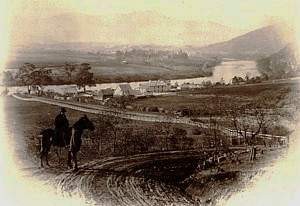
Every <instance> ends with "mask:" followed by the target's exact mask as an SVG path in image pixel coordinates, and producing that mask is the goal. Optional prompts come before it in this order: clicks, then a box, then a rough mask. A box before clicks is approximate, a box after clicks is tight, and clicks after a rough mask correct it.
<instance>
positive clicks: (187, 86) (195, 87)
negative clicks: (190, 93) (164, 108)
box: [180, 82, 203, 90]
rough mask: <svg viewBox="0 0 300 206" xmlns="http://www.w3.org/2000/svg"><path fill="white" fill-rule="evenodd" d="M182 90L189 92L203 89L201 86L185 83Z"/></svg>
mask: <svg viewBox="0 0 300 206" xmlns="http://www.w3.org/2000/svg"><path fill="white" fill-rule="evenodd" d="M180 87H181V90H189V89H197V88H201V87H203V86H202V85H200V84H195V83H189V82H187V83H183V84H182V85H181V86H180Z"/></svg>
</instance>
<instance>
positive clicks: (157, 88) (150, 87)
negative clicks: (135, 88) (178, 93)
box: [139, 80, 171, 94]
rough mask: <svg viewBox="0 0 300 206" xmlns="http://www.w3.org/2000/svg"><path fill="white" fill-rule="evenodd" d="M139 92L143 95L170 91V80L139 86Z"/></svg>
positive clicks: (150, 82)
mask: <svg viewBox="0 0 300 206" xmlns="http://www.w3.org/2000/svg"><path fill="white" fill-rule="evenodd" d="M139 90H140V91H141V92H142V93H143V94H146V93H164V92H169V91H170V90H171V81H170V80H157V81H152V80H150V81H149V82H147V83H143V84H140V86H139Z"/></svg>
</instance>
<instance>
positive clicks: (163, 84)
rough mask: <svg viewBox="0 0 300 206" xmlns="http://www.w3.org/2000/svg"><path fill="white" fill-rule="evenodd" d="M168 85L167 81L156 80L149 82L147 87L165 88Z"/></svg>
mask: <svg viewBox="0 0 300 206" xmlns="http://www.w3.org/2000/svg"><path fill="white" fill-rule="evenodd" d="M169 84H170V81H167V80H156V81H151V80H150V81H149V86H150V87H154V86H167V85H169Z"/></svg>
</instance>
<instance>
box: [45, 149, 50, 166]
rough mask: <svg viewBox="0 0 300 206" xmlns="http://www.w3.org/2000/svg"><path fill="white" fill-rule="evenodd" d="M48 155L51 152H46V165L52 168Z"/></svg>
mask: <svg viewBox="0 0 300 206" xmlns="http://www.w3.org/2000/svg"><path fill="white" fill-rule="evenodd" d="M48 153H49V151H47V152H46V164H47V166H48V167H50V164H49V161H48Z"/></svg>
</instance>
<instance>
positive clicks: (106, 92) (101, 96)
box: [94, 88, 114, 101]
mask: <svg viewBox="0 0 300 206" xmlns="http://www.w3.org/2000/svg"><path fill="white" fill-rule="evenodd" d="M113 96H114V90H113V89H111V88H107V89H101V90H99V91H98V92H97V93H96V94H95V96H94V99H96V100H101V101H103V100H105V99H108V98H111V97H113Z"/></svg>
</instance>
